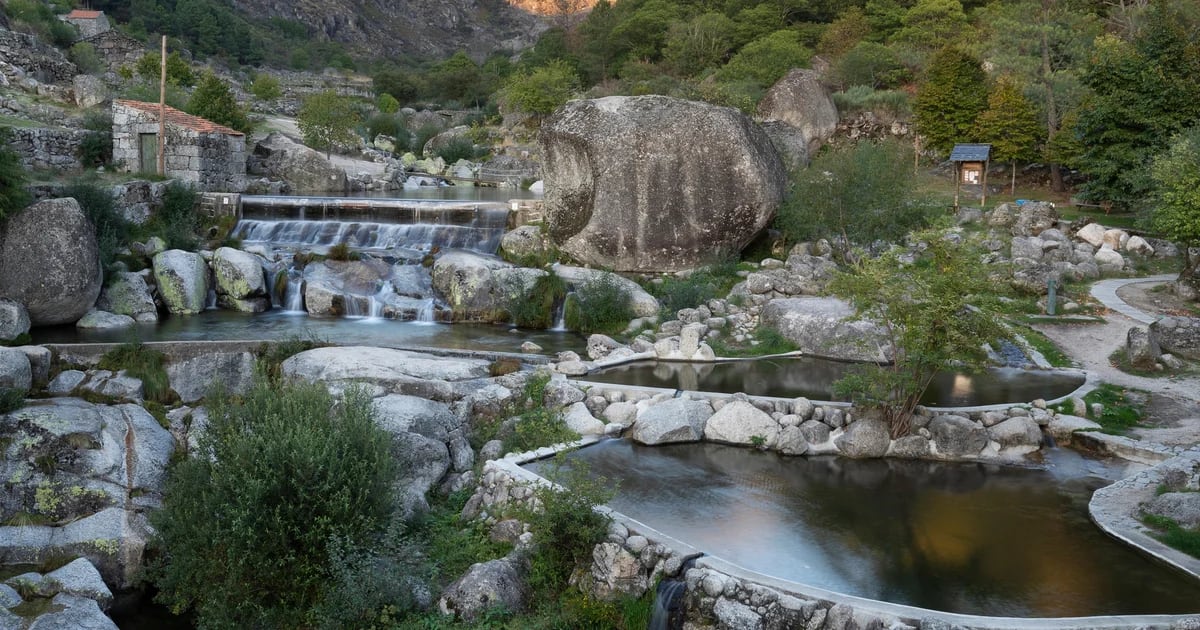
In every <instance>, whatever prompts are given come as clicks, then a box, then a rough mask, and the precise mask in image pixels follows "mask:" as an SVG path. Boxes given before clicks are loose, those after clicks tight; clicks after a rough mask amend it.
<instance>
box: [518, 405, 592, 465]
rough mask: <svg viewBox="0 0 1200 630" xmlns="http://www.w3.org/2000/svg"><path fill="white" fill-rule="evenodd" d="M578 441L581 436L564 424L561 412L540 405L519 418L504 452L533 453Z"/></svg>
mask: <svg viewBox="0 0 1200 630" xmlns="http://www.w3.org/2000/svg"><path fill="white" fill-rule="evenodd" d="M578 439H579V434H578V433H575V432H574V431H572V430H571V429H570V428H568V427H567V425H566V423H564V422H563V415H562V412H561V411H559V410H555V409H547V408H546V407H544V406H540V405H539V406H535V407H534V408H532V409H529V410H527V411H525V412H524V413H522V414H521V415H520V416H518V419H517V422H516V424H514V425H513V431H512V433H511V434H510V435H509V436H508V437H506V438H505V439H504V452H506V453H513V452H522V451H532V450H535V449H539V448H542V447H543V446H551V445H553V444H563V443H566V442H573V441H575V440H578Z"/></svg>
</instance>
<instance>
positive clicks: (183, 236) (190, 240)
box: [146, 181, 200, 251]
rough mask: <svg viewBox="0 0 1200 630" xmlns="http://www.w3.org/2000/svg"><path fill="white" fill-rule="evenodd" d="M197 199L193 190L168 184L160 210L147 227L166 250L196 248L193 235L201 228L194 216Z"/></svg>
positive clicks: (195, 214) (197, 240)
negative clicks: (161, 240)
mask: <svg viewBox="0 0 1200 630" xmlns="http://www.w3.org/2000/svg"><path fill="white" fill-rule="evenodd" d="M198 203H199V196H198V193H197V192H196V189H195V188H192V187H191V186H189V185H188V184H184V183H182V182H177V181H174V182H171V183H170V184H167V188H166V190H165V191H164V192H163V201H162V207H161V208H159V210H158V212H157V213H155V215H154V217H153V218H152V219H151V220H150V222H149V223H148V224H147V226H146V228H147V231H148V232H149V233H150V234H152V235H155V236H158V237H160V238H162V239H163V240H164V241H166V243H167V248H168V249H184V250H188V251H194V250H195V249H196V248H197V247H198V246H199V239H198V238H197V236H196V231H197V230H198V229H199V228H200V216H199V214H197V212H196V209H197V204H198Z"/></svg>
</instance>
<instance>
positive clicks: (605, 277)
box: [564, 274, 634, 335]
mask: <svg viewBox="0 0 1200 630" xmlns="http://www.w3.org/2000/svg"><path fill="white" fill-rule="evenodd" d="M564 315H565V319H566V324H567V328H569V329H571V330H575V331H578V332H581V333H584V334H590V333H603V334H607V335H612V334H616V333H619V332H621V331H623V330H625V327H626V326H628V325H629V320H631V319H633V316H634V313H633V303H632V299H631V298H630V296H629V293H628V292H627V291H626V290H625V287H622V286H621V284H620V282H619V281H618V280H617V279H616V278H615V277H613V276H611V275H609V274H602V275H597V276H594V277H593V278H592V279H591V280H589V281H588V282H587V283H585V284H583V285H581V286H579V287H576V289H575V292H574V293H572V294H570V295H568V296H567V303H566V313H565V314H564Z"/></svg>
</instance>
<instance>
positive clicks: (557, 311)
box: [550, 293, 570, 332]
mask: <svg viewBox="0 0 1200 630" xmlns="http://www.w3.org/2000/svg"><path fill="white" fill-rule="evenodd" d="M567 295H570V293H568V294H567ZM550 330H551V331H552V332H566V330H567V300H566V298H564V299H561V300H555V301H554V327H553V328H551V329H550Z"/></svg>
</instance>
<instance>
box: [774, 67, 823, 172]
mask: <svg viewBox="0 0 1200 630" xmlns="http://www.w3.org/2000/svg"><path fill="white" fill-rule="evenodd" d="M756 118H758V120H761V121H763V122H781V123H784V124H786V125H788V126H789V127H792V128H794V129H796V130H797V131H799V133H800V135H801V136H802V137H803V138H804V142H805V148H806V150H807V153H808V155H812V154H814V153H815V152H816V151H817V149H820V148H821V145H822V144H823V143H824V142H825V141H826V140H828V139H829V138H830V137H832V136H833V132H834V131H837V124H838V112H837V107H836V106H835V105H834V104H833V99H832V98H830V96H829V91H828V90H826V89H825V86H823V85H821V81H820V79H819V78H818V76H817V73H816V72H814V71H812V70H808V69H805V68H795V69H793V70H792V71H790V72H788V73H787V74H785V75H784V76H783V78H782V79H780V80H778V81H776V82H775V85H772V86H771V89H769V90H767V93H766V94H765V95H763V98H762V100H761V101H759V102H758V115H757V116H756Z"/></svg>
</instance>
